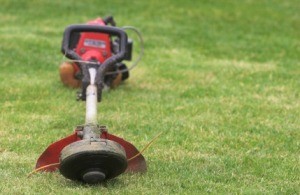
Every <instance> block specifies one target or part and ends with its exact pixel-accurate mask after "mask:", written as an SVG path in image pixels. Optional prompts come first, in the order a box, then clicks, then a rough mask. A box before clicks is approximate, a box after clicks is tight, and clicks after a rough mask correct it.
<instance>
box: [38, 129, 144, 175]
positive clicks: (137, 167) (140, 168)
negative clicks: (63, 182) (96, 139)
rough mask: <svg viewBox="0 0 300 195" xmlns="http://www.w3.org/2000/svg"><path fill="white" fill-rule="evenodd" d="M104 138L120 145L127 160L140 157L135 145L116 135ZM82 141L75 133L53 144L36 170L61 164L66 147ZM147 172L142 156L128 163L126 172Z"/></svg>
mask: <svg viewBox="0 0 300 195" xmlns="http://www.w3.org/2000/svg"><path fill="white" fill-rule="evenodd" d="M101 137H103V136H101ZM104 137H105V138H106V139H108V140H112V141H115V142H117V143H119V144H120V145H121V146H123V148H124V149H125V152H126V157H127V159H128V160H129V159H131V158H132V157H134V156H136V155H138V154H139V153H140V152H139V151H138V150H137V149H136V147H135V146H134V145H132V144H131V143H129V142H127V141H126V140H124V139H122V138H120V137H117V136H115V135H112V134H109V133H105V135H104ZM79 140H81V139H80V138H79V137H78V136H77V131H75V132H74V133H73V134H72V135H70V136H68V137H65V138H63V139H61V140H59V141H57V142H54V143H52V144H51V145H50V146H48V148H47V149H46V150H45V151H44V152H43V153H42V155H41V156H40V157H39V159H38V160H37V163H36V167H35V168H36V169H38V168H41V167H44V166H47V165H50V164H55V163H58V162H59V157H60V152H61V151H62V149H63V148H64V147H66V146H67V145H69V144H71V143H73V142H76V141H79ZM58 168H59V165H58V164H57V165H54V166H49V167H45V168H44V169H41V171H47V172H52V171H55V170H57V169H58ZM146 171H147V165H146V160H145V158H144V157H143V155H142V154H139V155H138V156H137V157H135V158H133V159H132V160H129V161H128V167H127V169H126V171H125V172H132V173H138V172H140V173H143V172H146Z"/></svg>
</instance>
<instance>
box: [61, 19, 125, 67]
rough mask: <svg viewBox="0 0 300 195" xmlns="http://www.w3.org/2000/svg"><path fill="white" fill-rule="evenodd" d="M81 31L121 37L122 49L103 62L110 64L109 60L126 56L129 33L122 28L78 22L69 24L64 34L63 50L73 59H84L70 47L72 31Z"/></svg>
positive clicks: (116, 59)
mask: <svg viewBox="0 0 300 195" xmlns="http://www.w3.org/2000/svg"><path fill="white" fill-rule="evenodd" d="M76 32H77V33H80V32H96V33H105V34H109V35H113V36H117V37H119V39H120V50H119V53H118V54H116V55H113V56H111V57H110V58H108V59H107V60H106V61H104V62H103V65H102V66H104V65H105V64H108V62H109V61H116V62H120V61H122V60H123V59H124V58H125V52H126V45H127V34H126V33H125V32H124V31H123V30H122V29H120V28H117V27H111V26H100V25H89V24H78V25H71V26H68V27H67V28H66V30H65V32H64V35H63V42H62V48H61V51H62V53H63V54H64V55H66V57H68V58H70V59H72V60H82V59H81V57H80V56H79V55H78V54H77V53H76V52H75V51H73V50H71V49H70V48H69V43H70V38H71V35H72V33H76Z"/></svg>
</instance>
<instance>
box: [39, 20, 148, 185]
mask: <svg viewBox="0 0 300 195" xmlns="http://www.w3.org/2000/svg"><path fill="white" fill-rule="evenodd" d="M107 24H111V26H108V25H107ZM114 25H115V22H114V20H113V18H112V17H108V18H106V19H104V20H102V19H96V20H93V21H91V22H89V23H88V24H80V25H71V26H68V27H67V28H66V29H65V32H64V36H63V42H62V52H63V54H64V55H65V56H66V57H67V58H69V59H70V60H71V63H70V62H68V63H67V64H64V65H62V66H64V67H62V68H61V70H62V69H64V68H66V67H67V68H69V69H70V70H72V71H71V72H69V73H68V74H69V75H68V74H67V75H64V74H66V72H64V73H62V71H61V75H62V80H63V82H64V83H65V84H67V85H70V86H72V82H73V81H76V82H77V81H78V82H79V81H81V93H80V94H81V95H80V96H79V99H80V100H82V101H86V114H85V124H84V125H80V126H77V128H76V129H75V131H74V133H73V134H71V135H69V136H67V137H65V138H63V139H61V140H59V141H56V142H54V143H52V144H51V145H50V146H48V148H47V149H46V150H45V151H44V152H43V153H42V155H41V156H40V157H39V159H38V160H37V163H36V170H43V171H50V172H51V171H55V170H57V169H59V171H60V173H61V174H62V175H63V176H64V177H66V178H68V179H71V180H75V181H81V182H85V183H89V184H94V183H99V182H102V181H104V180H107V179H111V178H115V177H117V176H118V175H120V174H122V173H124V172H145V171H146V169H147V166H146V161H145V158H144V157H143V156H142V155H141V153H140V152H139V151H138V150H137V149H136V147H135V146H134V145H133V144H131V143H130V142H128V141H126V140H124V139H122V138H120V137H117V136H115V135H113V134H110V133H108V131H107V128H106V126H103V125H99V124H98V122H97V102H100V101H101V95H102V93H101V92H102V90H103V89H104V87H105V86H108V87H111V86H112V85H113V84H114V82H117V81H116V80H117V79H119V80H124V79H126V78H128V75H129V74H128V71H129V70H130V68H127V67H126V66H125V64H123V63H122V61H123V60H130V59H131V50H132V42H131V41H128V38H127V34H126V32H125V31H124V29H123V28H117V27H114ZM135 31H136V30H135ZM138 34H139V33H138ZM139 35H140V34H139ZM139 37H140V36H139ZM141 41H142V39H141ZM141 51H142V50H141ZM139 58H140V57H139ZM134 65H135V64H134ZM132 66H133V65H132ZM70 73H71V74H70ZM67 76H68V79H73V80H68V79H65V78H67ZM74 78H76V79H74ZM64 79H65V80H64ZM70 81H71V82H70ZM73 84H74V83H73ZM77 85H79V83H77ZM73 87H77V86H73Z"/></svg>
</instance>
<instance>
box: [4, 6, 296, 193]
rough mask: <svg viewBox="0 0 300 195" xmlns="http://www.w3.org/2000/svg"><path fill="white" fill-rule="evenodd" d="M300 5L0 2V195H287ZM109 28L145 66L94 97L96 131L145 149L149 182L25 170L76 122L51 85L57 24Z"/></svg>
mask: <svg viewBox="0 0 300 195" xmlns="http://www.w3.org/2000/svg"><path fill="white" fill-rule="evenodd" d="M299 10H300V3H299V1H298V0H288V1H282V0H260V1H254V0H244V1H240V0H230V1H229V0H224V1H211V0H201V1H200V0H199V1H192V0H176V1H172V0H164V1H158V0H149V1H117V0H115V1H112V0H101V1H100V0H93V1H77V0H76V1H75V0H70V1H59V0H0V40H1V42H0V60H1V61H0V68H1V69H0V91H1V97H0V108H1V111H0V125H1V128H0V193H1V194H96V193H98V194H100V193H104V194H106V193H107V194H108V193H113V194H115V193H120V194H205V193H213V194H299V193H300V187H299V186H300V12H299ZM109 14H112V15H114V17H115V19H116V21H117V24H118V25H119V26H125V25H132V26H136V27H138V28H139V29H140V30H141V31H142V32H143V36H144V40H145V44H146V45H145V56H144V58H143V60H142V62H141V63H140V66H138V67H137V68H136V69H134V70H133V71H132V72H131V77H130V79H129V80H128V81H127V82H126V83H125V84H124V85H122V86H121V87H119V88H118V89H116V90H112V91H108V92H104V94H103V101H102V102H101V104H99V108H98V111H99V114H98V119H99V121H100V123H101V124H106V125H108V127H109V131H110V132H111V133H113V134H116V135H118V136H121V137H124V138H125V139H126V140H129V141H131V142H133V143H134V144H135V145H136V146H137V147H138V148H139V149H141V148H143V147H144V146H145V145H146V144H147V143H148V142H149V141H150V140H151V139H152V138H153V137H155V135H157V134H158V133H159V132H163V134H162V136H161V137H160V138H159V139H158V140H157V141H156V142H155V144H154V145H153V146H152V147H151V148H150V149H148V150H147V151H146V152H145V153H144V156H145V157H146V158H147V162H148V172H147V173H146V174H143V175H139V174H137V175H132V174H123V175H121V176H120V177H118V178H117V179H114V180H111V181H108V182H106V183H104V184H102V185H96V186H88V185H83V184H79V183H75V182H73V181H69V180H66V179H65V178H64V177H62V176H61V175H60V174H59V173H52V174H49V173H39V174H35V175H33V176H32V177H30V178H27V174H28V173H29V172H30V171H32V170H33V168H34V165H35V162H36V159H37V158H38V157H39V155H40V154H41V152H43V150H44V149H45V148H46V147H47V146H48V145H49V144H50V143H52V142H53V141H55V140H57V139H59V138H61V137H64V136H66V135H68V134H70V133H71V132H72V131H73V128H74V127H75V126H76V125H79V124H82V123H83V122H84V118H85V105H84V102H76V101H75V94H76V90H72V89H67V88H65V87H64V86H62V84H61V83H60V81H59V77H58V65H59V64H60V63H61V62H62V55H61V53H60V47H61V40H62V33H63V31H64V28H65V27H66V26H67V25H69V24H75V23H85V22H86V21H88V20H91V19H94V18H96V17H98V16H106V15H109Z"/></svg>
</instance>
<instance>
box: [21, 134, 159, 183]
mask: <svg viewBox="0 0 300 195" xmlns="http://www.w3.org/2000/svg"><path fill="white" fill-rule="evenodd" d="M162 133H163V132H160V133H159V134H158V135H156V136H155V137H154V138H153V139H152V140H151V141H150V142H149V143H147V145H146V146H145V147H144V148H143V149H142V150H141V151H140V152H139V153H137V154H136V155H134V156H133V157H131V158H129V159H127V162H129V161H131V160H133V159H135V158H137V157H138V156H139V155H141V154H143V152H145V150H147V149H148V148H149V147H150V146H151V145H152V144H153V143H154V142H155V140H157V138H159V137H160V136H161V135H162ZM57 165H60V162H57V163H51V164H48V165H45V166H42V167H40V168H37V169H34V170H33V171H31V172H30V173H29V174H28V176H27V177H30V176H31V175H33V174H35V173H37V172H38V171H41V170H44V169H46V168H49V167H54V166H57Z"/></svg>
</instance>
